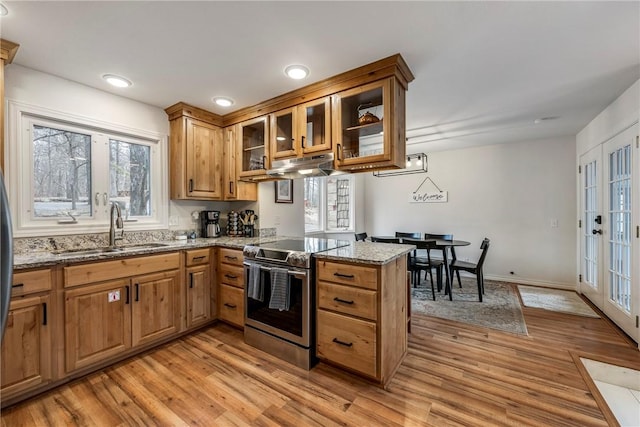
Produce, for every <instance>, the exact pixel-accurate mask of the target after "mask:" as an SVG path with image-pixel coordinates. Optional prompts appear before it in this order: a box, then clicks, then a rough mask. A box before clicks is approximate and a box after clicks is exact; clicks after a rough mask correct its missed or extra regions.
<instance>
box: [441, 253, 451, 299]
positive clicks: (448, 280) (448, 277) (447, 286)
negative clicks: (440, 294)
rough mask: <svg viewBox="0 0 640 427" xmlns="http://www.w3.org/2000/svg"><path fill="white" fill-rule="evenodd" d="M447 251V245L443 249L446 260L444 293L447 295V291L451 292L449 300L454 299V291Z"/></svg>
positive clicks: (443, 256) (444, 259)
mask: <svg viewBox="0 0 640 427" xmlns="http://www.w3.org/2000/svg"><path fill="white" fill-rule="evenodd" d="M447 252H449V251H448V250H447V248H446V247H445V248H444V249H443V250H442V260H443V261H444V274H445V276H446V279H445V287H444V289H445V291H444V294H445V295H446V294H447V292H449V301H453V291H452V289H451V274H450V272H449V259H448V258H449V257H448V255H447Z"/></svg>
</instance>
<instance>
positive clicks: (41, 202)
mask: <svg viewBox="0 0 640 427" xmlns="http://www.w3.org/2000/svg"><path fill="white" fill-rule="evenodd" d="M9 115H10V120H14V123H15V125H16V127H15V128H16V129H20V131H19V132H15V133H14V134H13V135H10V144H9V158H10V159H11V161H10V163H9V164H8V165H7V166H8V167H7V171H6V173H7V176H8V179H7V181H9V191H10V203H11V205H12V206H11V207H12V212H13V217H14V229H15V234H16V236H38V235H43V234H44V233H46V234H47V235H56V234H74V233H85V232H96V231H98V232H100V231H106V230H107V229H108V227H109V209H110V205H111V203H113V202H115V203H118V204H119V206H120V208H121V211H122V214H123V217H124V219H125V221H126V222H127V223H128V226H126V228H128V229H130V230H143V229H157V228H166V227H167V217H168V204H167V197H166V194H167V191H166V180H167V168H166V167H165V166H166V158H167V156H166V146H165V145H166V144H165V143H163V142H164V136H163V135H157V134H149V133H146V132H141V131H132V130H131V129H123V128H121V127H119V126H118V125H115V124H110V123H102V122H101V123H97V122H95V121H92V120H90V119H86V118H81V117H75V116H69V115H67V114H64V113H57V112H52V111H49V110H47V111H42V110H40V109H38V108H37V107H32V106H26V105H21V104H19V103H14V102H10V105H9ZM14 166H15V167H14Z"/></svg>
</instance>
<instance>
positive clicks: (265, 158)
mask: <svg viewBox="0 0 640 427" xmlns="http://www.w3.org/2000/svg"><path fill="white" fill-rule="evenodd" d="M266 168H267V156H262V169H266Z"/></svg>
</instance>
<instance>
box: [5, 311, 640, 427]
mask: <svg viewBox="0 0 640 427" xmlns="http://www.w3.org/2000/svg"><path fill="white" fill-rule="evenodd" d="M523 311H524V315H525V319H526V322H527V327H528V329H529V336H528V337H523V336H517V335H511V334H507V333H502V332H498V331H493V330H488V329H484V328H480V327H474V326H470V325H467V324H462V323H456V322H452V321H447V320H441V319H436V318H430V317H425V316H419V315H414V317H413V319H412V333H411V335H410V338H409V353H408V355H407V357H406V359H405V360H404V362H403V364H402V366H401V367H400V369H399V370H398V372H397V374H396V376H395V377H394V379H393V380H392V381H391V383H390V384H389V386H388V390H386V391H385V390H383V389H380V388H378V387H376V386H374V385H372V384H370V383H367V382H365V381H363V380H360V379H358V378H357V377H355V376H352V375H350V374H348V373H345V372H342V371H340V370H338V369H336V368H333V367H331V366H327V365H324V364H320V365H318V366H317V367H315V368H314V369H313V370H312V371H310V372H307V371H304V370H301V369H298V368H295V367H293V366H291V365H289V364H287V363H284V362H282V361H280V360H278V359H276V358H274V357H271V356H269V355H267V354H265V353H262V352H260V351H258V350H256V349H254V348H252V347H249V346H247V345H246V344H244V342H243V340H242V333H241V332H240V331H238V330H235V329H233V328H231V327H229V326H226V325H224V324H220V325H217V326H214V327H211V328H208V329H205V330H201V331H199V332H196V333H194V334H191V335H189V336H187V337H183V338H181V339H179V340H177V341H174V342H171V343H169V344H167V345H164V346H162V347H161V348H159V349H155V350H152V351H149V352H147V353H145V354H142V355H140V356H137V357H134V358H133V359H130V360H128V361H125V362H122V363H119V364H117V365H114V366H112V367H110V368H107V369H104V370H102V371H99V372H96V373H94V374H92V375H89V376H87V377H85V378H83V379H80V380H77V381H75V382H73V383H70V384H68V385H65V386H62V387H60V388H58V389H56V390H53V391H51V392H48V393H46V394H43V395H40V396H38V397H36V398H33V399H31V400H28V401H25V402H23V403H21V404H18V405H16V406H13V407H10V408H8V409H5V410H3V412H2V426H7V427H8V426H11V427H14V426H21V425H24V426H49V425H51V426H68V425H82V426H85V425H100V426H102V425H104V426H118V425H122V426H124V425H127V426H128V425H145V426H147V425H162V426H167V425H197V426H227V425H233V426H235V425H251V426H282V425H295V426H298V427H302V426H334V425H347V426H359V427H361V426H402V425H405V426H414V425H427V426H429V425H432V426H453V425H469V426H487V425H518V426H533V425H536V426H540V425H550V426H563V425H567V426H568V425H573V426H604V425H607V422H606V420H605V418H604V416H603V413H602V411H601V410H600V409H599V408H598V405H597V403H596V400H595V399H594V397H593V396H592V395H591V393H590V391H589V388H588V386H587V384H586V382H585V381H584V380H583V378H582V376H581V375H580V372H579V370H578V367H577V366H576V365H575V363H574V360H573V358H572V353H573V352H579V353H580V354H582V355H584V354H591V355H593V357H594V358H597V356H602V357H610V358H616V359H621V360H624V361H625V362H626V364H627V365H629V364H630V365H632V366H639V367H640V355H639V353H638V351H637V349H634V348H633V347H632V346H631V345H630V344H629V342H628V341H627V340H626V339H625V338H623V337H622V336H621V335H620V334H619V333H618V332H617V331H616V330H615V329H614V328H613V327H612V326H611V325H610V324H609V323H607V322H606V321H605V320H603V319H594V318H587V317H580V316H573V315H567V314H561V313H554V312H549V311H544V310H540V309H532V308H527V307H524V308H523Z"/></svg>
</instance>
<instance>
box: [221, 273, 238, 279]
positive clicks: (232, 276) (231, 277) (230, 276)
mask: <svg viewBox="0 0 640 427" xmlns="http://www.w3.org/2000/svg"><path fill="white" fill-rule="evenodd" d="M224 277H226V278H227V279H237V278H238V276H234V275H232V274H225V275H224Z"/></svg>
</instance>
